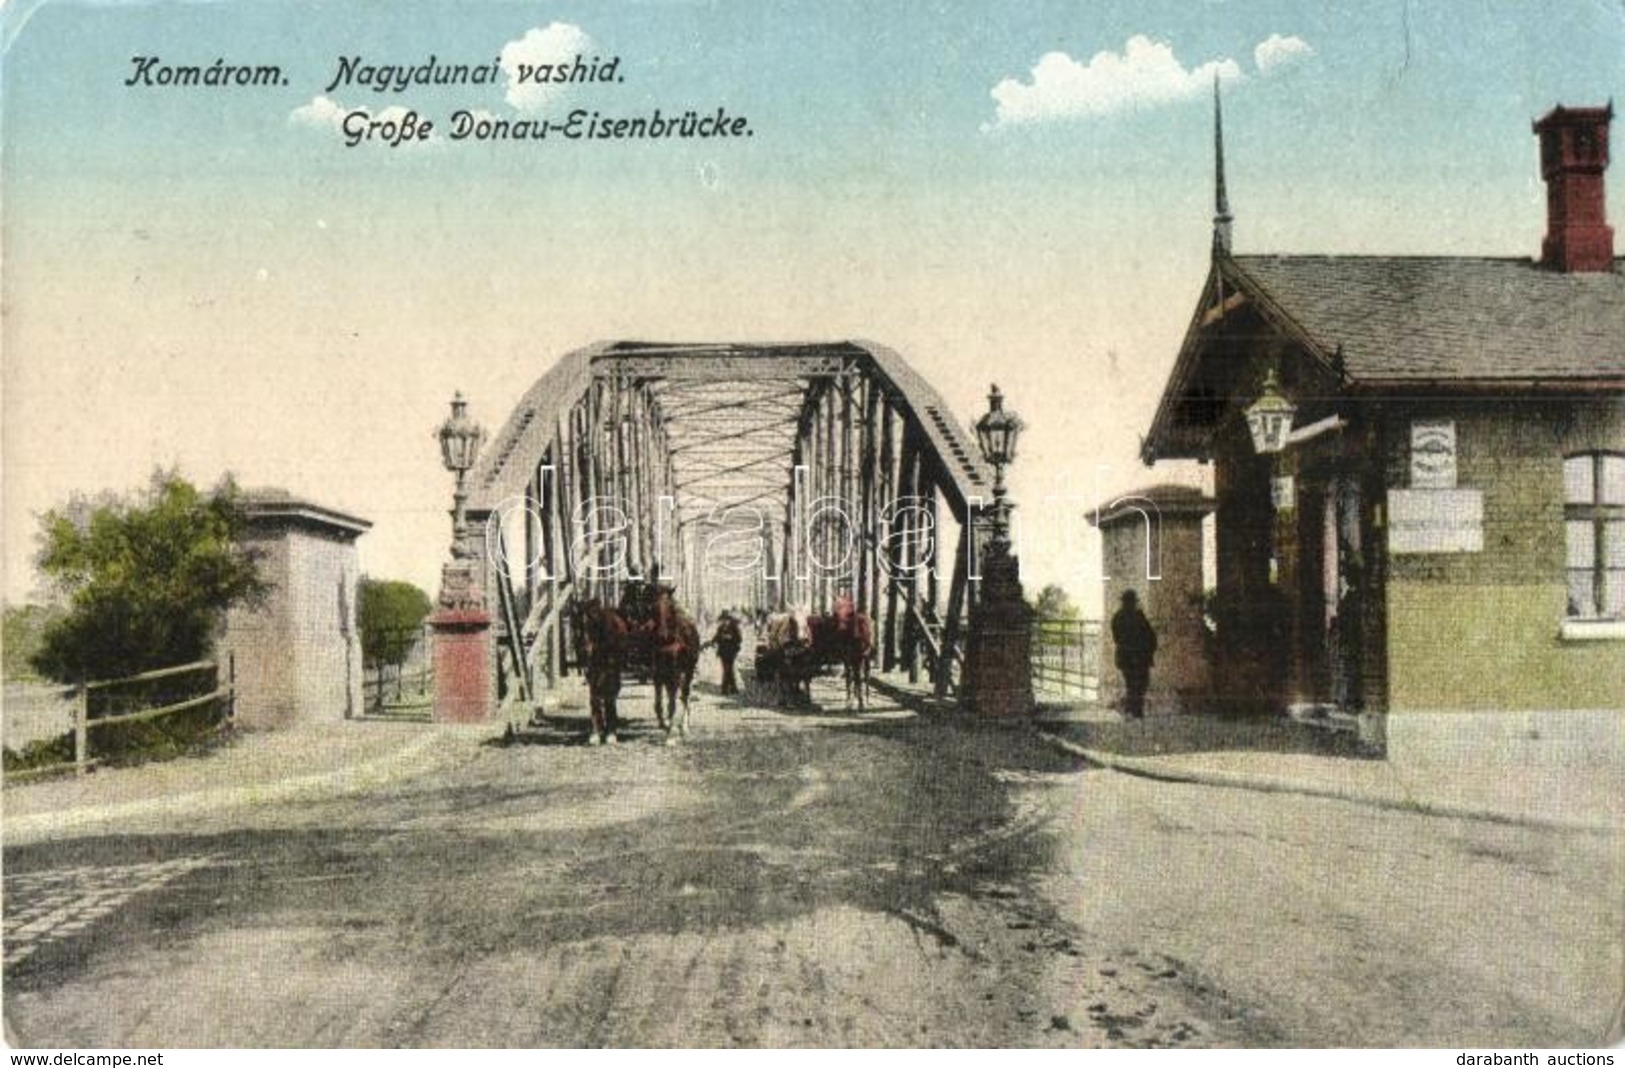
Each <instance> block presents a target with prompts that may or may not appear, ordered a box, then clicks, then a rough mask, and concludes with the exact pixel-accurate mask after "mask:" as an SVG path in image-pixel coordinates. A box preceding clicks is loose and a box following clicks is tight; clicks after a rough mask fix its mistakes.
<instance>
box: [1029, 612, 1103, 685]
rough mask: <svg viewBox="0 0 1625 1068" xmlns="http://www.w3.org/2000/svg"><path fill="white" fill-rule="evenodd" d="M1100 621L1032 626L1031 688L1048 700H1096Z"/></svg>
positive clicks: (1049, 621) (1061, 621) (1042, 621)
mask: <svg viewBox="0 0 1625 1068" xmlns="http://www.w3.org/2000/svg"><path fill="white" fill-rule="evenodd" d="M1100 647H1101V638H1100V620H1098V619H1042V618H1041V619H1038V620H1035V621H1034V623H1033V651H1032V664H1033V689H1034V690H1036V691H1037V692H1039V693H1041V694H1043V695H1045V696H1050V697H1061V698H1071V699H1079V698H1081V699H1082V700H1085V701H1099V700H1100Z"/></svg>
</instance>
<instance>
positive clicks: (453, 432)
mask: <svg viewBox="0 0 1625 1068" xmlns="http://www.w3.org/2000/svg"><path fill="white" fill-rule="evenodd" d="M435 437H437V438H439V439H440V462H441V463H443V464H445V465H446V470H447V471H450V472H451V473H452V474H453V475H455V476H456V478H457V485H456V488H454V489H453V490H452V495H451V500H452V510H451V555H452V556H453V557H454V558H456V559H458V560H467V559H470V558H472V557H473V556H474V555H475V554H474V550H473V547H472V546H470V545H469V543H468V517H467V515H466V513H465V508H466V505H467V504H468V490H467V489H466V488H465V487H464V485H463V483H464V480H465V479H466V478H467V477H468V472H469V469H471V468H472V467H473V466H474V460H475V459H476V458H477V457H478V456H479V454H480V445H481V444H482V443H484V441H485V430H484V428H482V427H481V426H480V425H479V424H478V423H476V422H475V421H474V420H473V419H470V418H469V415H468V401H466V400H464V399H463V395H462V393H461V392H458V393H457V394H456V395H454V396H453V397H452V398H451V415H450V416H449V417H448V418H447V419H446V421H445V422H444V423H441V424H440V429H439V430H437V431H435Z"/></svg>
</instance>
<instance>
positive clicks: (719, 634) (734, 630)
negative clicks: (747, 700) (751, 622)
mask: <svg viewBox="0 0 1625 1068" xmlns="http://www.w3.org/2000/svg"><path fill="white" fill-rule="evenodd" d="M711 644H712V645H714V646H716V647H717V659H718V660H720V661H722V692H723V694H724V695H727V694H736V693H738V692H739V682H738V680H737V679H735V678H734V661H735V660H737V659H738V658H739V647H740V646H741V645H743V644H745V636H744V635H743V634H741V633H740V631H739V621H738V620H737V619H735V618H734V616H733V613H732V612H723V613H722V616H721V618H720V619H718V620H717V630H716V633H715V634H713V635H711Z"/></svg>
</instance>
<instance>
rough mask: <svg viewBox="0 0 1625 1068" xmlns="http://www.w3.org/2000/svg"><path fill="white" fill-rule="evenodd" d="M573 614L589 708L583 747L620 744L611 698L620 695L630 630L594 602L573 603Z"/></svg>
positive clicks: (613, 612) (613, 613)
mask: <svg viewBox="0 0 1625 1068" xmlns="http://www.w3.org/2000/svg"><path fill="white" fill-rule="evenodd" d="M573 612H574V620H573V622H574V623H575V628H574V629H575V634H576V643H577V644H576V652H577V654H578V656H579V658H580V660H581V663H582V665H583V670H584V671H585V673H586V676H587V693H588V697H589V703H590V705H591V708H592V733H591V734H589V735H587V744H588V745H597V744H598V743H599V742H601V741H608V742H609V743H610V744H611V745H613V744H615V743H616V742H618V741H619V740H620V739H619V737H618V736H617V732H618V731H619V730H620V717H619V716H617V715H616V713H615V698H616V697H617V696H618V695H619V694H620V692H621V664H622V660H623V657H624V650H625V647H626V639H627V635H628V633H629V632H630V628H629V627H628V626H627V624H626V620H625V619H624V618H622V616H621V614H620V613H619V612H617V611H616V610H615V609H613V608H611V607H609V606H608V605H605V604H600V603H599V602H598V600H597V598H589V599H587V600H584V601H577V602H575V605H574V609H573Z"/></svg>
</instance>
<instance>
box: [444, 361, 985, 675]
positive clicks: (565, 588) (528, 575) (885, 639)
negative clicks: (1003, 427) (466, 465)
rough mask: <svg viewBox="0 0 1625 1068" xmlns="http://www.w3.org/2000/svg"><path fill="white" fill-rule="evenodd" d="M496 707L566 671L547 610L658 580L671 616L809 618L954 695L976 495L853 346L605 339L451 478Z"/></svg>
mask: <svg viewBox="0 0 1625 1068" xmlns="http://www.w3.org/2000/svg"><path fill="white" fill-rule="evenodd" d="M469 486H470V497H469V503H468V518H469V523H470V525H471V526H473V527H474V528H475V529H479V530H483V531H484V532H485V537H484V539H483V541H482V544H481V546H480V548H481V550H482V554H481V558H480V566H481V568H482V574H483V575H484V579H485V584H486V590H487V594H488V603H489V604H491V605H492V606H493V607H494V608H495V609H496V615H497V634H498V645H499V649H500V650H501V654H500V657H499V665H500V669H501V675H502V679H503V687H504V690H505V692H506V695H507V696H510V697H519V698H528V697H530V696H531V695H532V694H533V692H534V690H535V688H536V687H537V686H538V685H539V684H541V683H542V681H543V680H548V681H551V680H552V679H554V678H555V677H557V676H558V675H559V674H560V673H563V672H567V671H569V670H570V669H571V667H572V665H571V664H570V657H569V649H570V643H569V640H568V635H567V633H566V625H567V624H566V613H565V612H564V607H565V605H566V603H567V602H568V599H569V598H570V597H571V596H573V595H577V594H580V593H583V592H591V593H594V594H597V595H599V596H602V597H607V598H614V597H617V596H618V595H619V591H620V589H621V587H622V585H623V584H624V583H625V582H626V581H628V580H629V579H631V578H646V577H648V576H649V575H650V574H651V572H653V571H654V570H655V569H657V568H658V570H659V573H660V575H661V578H662V579H663V580H664V581H668V582H672V583H674V584H676V585H677V587H678V591H679V596H680V598H681V599H682V600H683V602H684V603H685V604H686V605H688V606H689V607H690V608H691V609H692V610H694V611H695V612H697V613H701V614H705V613H710V612H714V611H717V610H720V609H722V608H724V607H739V608H744V609H746V610H753V609H756V608H763V609H774V608H778V607H782V606H785V605H791V604H794V605H800V606H804V607H806V608H808V609H810V610H813V611H822V610H827V608H828V607H829V606H830V604H831V603H832V602H833V601H834V599H835V597H836V596H838V595H839V594H840V593H841V592H842V591H846V592H849V593H850V594H851V595H852V597H853V598H854V599H855V600H856V602H857V604H858V606H859V607H860V609H862V610H863V611H865V612H867V613H868V614H869V615H870V616H871V617H872V618H873V619H874V620H875V621H876V624H877V628H878V635H877V638H878V641H879V645H880V654H881V659H882V664H881V666H882V669H883V670H887V671H890V670H896V669H902V670H906V671H908V672H909V673H910V675H911V677H918V675H919V674H920V673H921V672H922V671H923V672H926V673H929V675H930V676H931V677H932V678H933V679H934V681H935V683H936V686H937V689H938V691H939V692H942V693H947V692H949V691H951V690H952V689H953V688H955V687H956V686H957V685H958V683H959V681H960V680H959V671H960V667H961V664H962V654H961V649H962V645H963V641H962V633H963V629H964V620H965V619H966V618H967V617H968V614H969V611H970V608H971V603H972V600H973V598H974V596H975V591H976V583H975V582H974V581H973V579H974V577H975V561H976V559H977V558H978V551H979V549H980V544H979V540H978V539H979V536H980V526H979V524H978V522H977V515H978V512H979V510H980V507H981V505H982V503H983V502H984V500H985V499H986V498H987V497H989V496H990V491H991V487H992V478H991V474H990V472H989V471H987V470H986V469H985V466H984V465H983V464H982V462H981V460H980V458H979V457H978V456H977V455H976V453H975V448H974V445H973V444H972V438H971V437H970V435H969V434H968V433H967V432H966V430H965V428H964V427H963V425H962V424H961V423H960V422H959V421H958V420H956V419H955V418H954V417H953V416H952V414H951V413H950V412H949V411H948V409H947V407H946V406H945V405H944V404H943V402H942V399H941V397H939V396H938V395H937V393H936V391H935V390H934V389H933V388H932V387H931V386H930V384H929V383H927V382H926V381H925V380H924V379H922V378H920V377H919V376H918V375H916V374H915V373H914V372H913V371H912V370H911V369H910V368H909V367H908V365H907V364H906V363H905V362H904V361H903V360H902V358H901V357H900V356H898V355H897V354H896V353H894V352H892V351H891V350H889V349H886V348H883V347H881V346H878V345H874V344H870V343H861V342H836V343H828V344H797V345H749V344H653V343H644V342H615V343H607V344H601V345H596V346H593V347H590V348H586V349H581V350H577V351H576V352H572V353H570V354H568V355H566V356H565V357H564V358H562V359H561V360H560V361H559V362H558V363H557V364H556V365H555V366H554V368H553V369H552V370H551V371H550V372H548V373H547V374H546V375H544V376H543V377H542V378H541V379H540V380H538V382H537V383H536V384H535V385H534V386H533V387H532V388H531V389H530V391H529V392H527V393H526V395H525V397H524V398H523V399H522V400H521V401H520V403H519V405H518V406H517V407H516V408H515V409H514V412H513V414H512V415H511V416H510V417H509V419H508V421H507V423H506V425H505V426H504V427H503V429H502V430H501V431H500V432H499V433H498V434H497V435H496V437H495V438H494V439H493V441H492V443H491V445H490V447H489V448H488V449H487V450H486V453H485V455H484V456H483V457H482V458H481V461H480V464H479V465H478V466H477V467H476V468H475V470H474V471H473V472H472V475H471V477H470V480H469Z"/></svg>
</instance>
